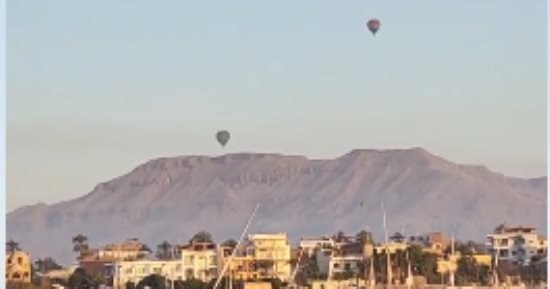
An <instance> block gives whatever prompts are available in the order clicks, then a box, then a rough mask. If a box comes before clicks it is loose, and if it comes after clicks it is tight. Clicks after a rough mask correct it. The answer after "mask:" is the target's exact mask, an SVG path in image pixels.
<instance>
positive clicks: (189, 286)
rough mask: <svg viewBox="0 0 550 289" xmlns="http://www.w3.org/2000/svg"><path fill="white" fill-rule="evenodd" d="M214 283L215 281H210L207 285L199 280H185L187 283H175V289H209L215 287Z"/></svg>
mask: <svg viewBox="0 0 550 289" xmlns="http://www.w3.org/2000/svg"><path fill="white" fill-rule="evenodd" d="M214 282H215V280H213V281H210V283H208V284H207V283H204V282H202V281H201V280H199V279H194V278H192V279H188V280H185V281H177V282H175V283H174V287H175V289H205V288H207V287H208V288H212V287H214ZM208 285H210V286H208ZM218 286H219V285H218ZM218 288H219V289H221V288H225V287H222V286H219V287H218Z"/></svg>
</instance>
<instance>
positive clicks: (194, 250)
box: [180, 242, 218, 282]
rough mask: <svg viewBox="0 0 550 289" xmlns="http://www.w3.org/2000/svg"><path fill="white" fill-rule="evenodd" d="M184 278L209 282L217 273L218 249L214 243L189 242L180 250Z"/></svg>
mask: <svg viewBox="0 0 550 289" xmlns="http://www.w3.org/2000/svg"><path fill="white" fill-rule="evenodd" d="M180 254H181V260H182V263H183V270H184V273H185V274H184V278H183V279H184V280H187V279H200V280H202V281H203V282H209V281H210V280H212V279H214V278H216V277H217V275H218V251H217V248H216V244H214V243H199V242H196V243H191V244H189V245H187V246H183V247H182V248H181V251H180Z"/></svg>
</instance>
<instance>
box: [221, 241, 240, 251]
mask: <svg viewBox="0 0 550 289" xmlns="http://www.w3.org/2000/svg"><path fill="white" fill-rule="evenodd" d="M222 246H224V247H229V248H232V249H233V248H235V247H237V241H235V240H233V239H227V240H225V242H223V243H222Z"/></svg>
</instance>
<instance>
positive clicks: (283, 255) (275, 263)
mask: <svg viewBox="0 0 550 289" xmlns="http://www.w3.org/2000/svg"><path fill="white" fill-rule="evenodd" d="M248 240H249V244H250V246H249V248H250V249H249V252H250V253H252V255H253V256H254V259H255V261H256V267H257V269H258V273H259V277H260V278H271V277H277V278H279V279H281V280H282V281H288V280H289V279H290V275H291V264H290V260H291V254H290V252H291V249H290V243H289V241H288V237H287V235H286V234H284V233H278V234H252V235H249V236H248Z"/></svg>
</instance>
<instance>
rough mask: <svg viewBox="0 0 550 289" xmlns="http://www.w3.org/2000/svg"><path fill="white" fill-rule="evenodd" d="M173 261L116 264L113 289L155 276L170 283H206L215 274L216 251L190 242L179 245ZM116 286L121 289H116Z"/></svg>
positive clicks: (204, 244)
mask: <svg viewBox="0 0 550 289" xmlns="http://www.w3.org/2000/svg"><path fill="white" fill-rule="evenodd" d="M178 257H180V258H178V259H175V260H134V261H120V262H116V263H114V265H113V271H114V276H113V282H114V284H115V288H117V289H118V288H126V287H125V286H126V283H128V282H132V283H134V284H138V283H139V282H140V281H141V280H142V279H143V278H145V277H147V276H149V275H151V274H158V275H161V276H163V277H165V278H167V279H168V280H169V281H170V282H171V281H176V280H189V279H199V280H201V281H203V282H209V281H211V280H212V279H214V278H216V277H217V274H218V252H217V249H216V245H215V244H213V243H191V244H189V245H186V246H182V247H181V250H180V253H179V254H178ZM118 285H120V286H121V287H117V286H118Z"/></svg>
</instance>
